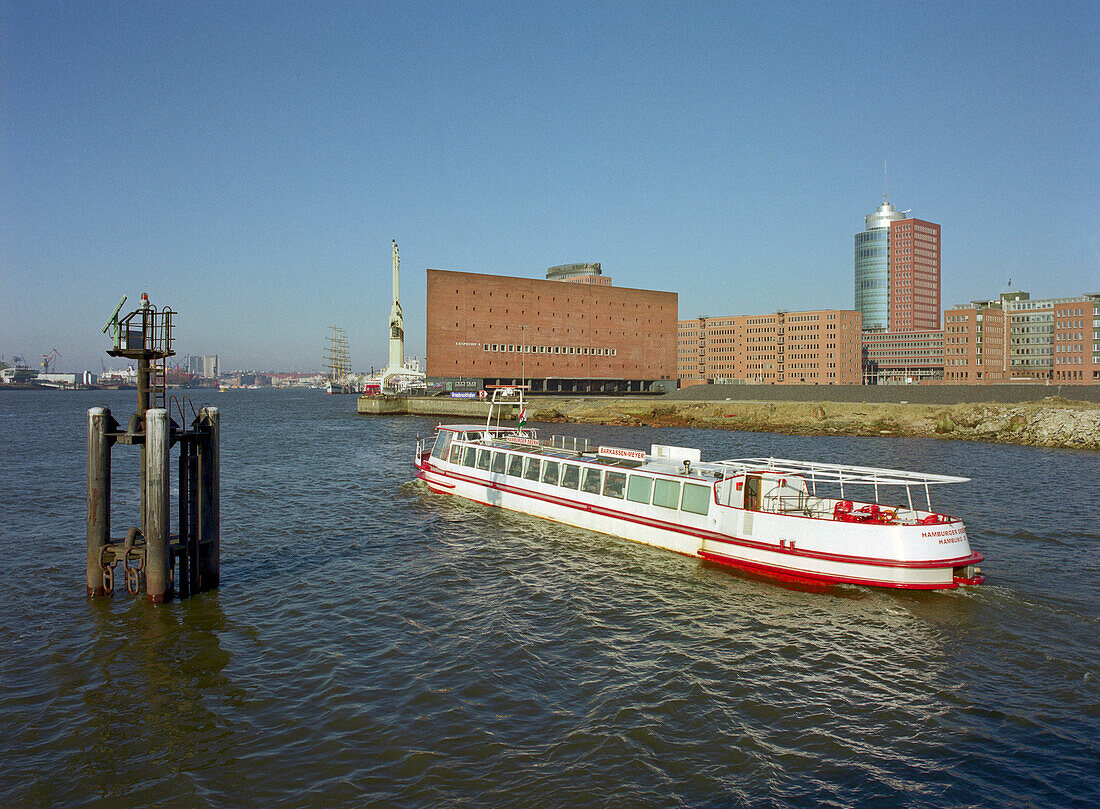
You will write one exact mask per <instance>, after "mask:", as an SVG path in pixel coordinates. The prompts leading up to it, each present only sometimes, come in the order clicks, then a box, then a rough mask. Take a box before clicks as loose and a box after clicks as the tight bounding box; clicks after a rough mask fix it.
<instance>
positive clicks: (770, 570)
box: [699, 551, 959, 590]
mask: <svg viewBox="0 0 1100 809" xmlns="http://www.w3.org/2000/svg"><path fill="white" fill-rule="evenodd" d="M699 555H700V556H701V557H703V558H704V559H706V560H707V561H708V562H714V563H715V564H719V565H725V566H727V567H735V568H737V569H739V570H747V571H748V572H750V573H758V574H762V575H765V576H771V577H773V578H780V579H788V580H792V581H799V582H806V583H810V584H821V585H830V584H862V585H866V586H870V587H891V588H894V589H897V590H953V589H955V588H957V587H958V586H959V583H958V582H957V581H955V580H952V582H951V584H931V583H929V584H911V583H909V582H896V581H882V580H881V579H864V578H860V577H856V576H831V575H829V574H826V573H812V572H806V571H803V570H791V569H790V568H785V567H773V566H771V565H765V564H760V563H758V562H748V561H745V560H744V559H734V558H733V557H732V556H723V555H722V554H719V553H711V552H710V551H699Z"/></svg>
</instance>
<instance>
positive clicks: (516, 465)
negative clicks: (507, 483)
mask: <svg viewBox="0 0 1100 809" xmlns="http://www.w3.org/2000/svg"><path fill="white" fill-rule="evenodd" d="M508 474H509V475H511V476H512V477H514V478H519V477H523V456H522V455H509V456H508Z"/></svg>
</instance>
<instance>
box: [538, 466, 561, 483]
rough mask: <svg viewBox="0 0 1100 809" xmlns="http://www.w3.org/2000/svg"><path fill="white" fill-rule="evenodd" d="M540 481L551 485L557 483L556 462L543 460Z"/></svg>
mask: <svg viewBox="0 0 1100 809" xmlns="http://www.w3.org/2000/svg"><path fill="white" fill-rule="evenodd" d="M542 482H543V483H549V484H550V485H552V486H557V485H558V462H557V461H544V462H543V464H542Z"/></svg>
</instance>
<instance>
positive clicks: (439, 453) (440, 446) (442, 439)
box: [432, 430, 451, 458]
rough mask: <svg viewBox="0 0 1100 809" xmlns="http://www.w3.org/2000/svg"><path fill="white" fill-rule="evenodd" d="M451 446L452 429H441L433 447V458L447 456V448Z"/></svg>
mask: <svg viewBox="0 0 1100 809" xmlns="http://www.w3.org/2000/svg"><path fill="white" fill-rule="evenodd" d="M450 447H451V431H450V430H440V431H439V435H437V436H436V438H435V446H434V447H432V457H433V458H446V457H447V450H449V449H450Z"/></svg>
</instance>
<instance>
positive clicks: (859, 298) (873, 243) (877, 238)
mask: <svg viewBox="0 0 1100 809" xmlns="http://www.w3.org/2000/svg"><path fill="white" fill-rule="evenodd" d="M904 218H905V214H902V213H899V212H898V211H896V210H895V209H894V206H893V205H891V204H890V203H889V202H888V201H887V200H886V198H885V197H883V200H882V204H881V205H879V206H878V208H877V209H876V210H875V211H873V212H872V213H869V214H867V218H866V220H865V222H866V227H865V228H864V230H863V232H862V233H857V234H856V305H855V308H856V309H858V310H859V313H860V314H861V315H863V330H864V331H886V330H887V329H888V328H889V327H890V223H891V222H896V221H898V220H901V219H904Z"/></svg>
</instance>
